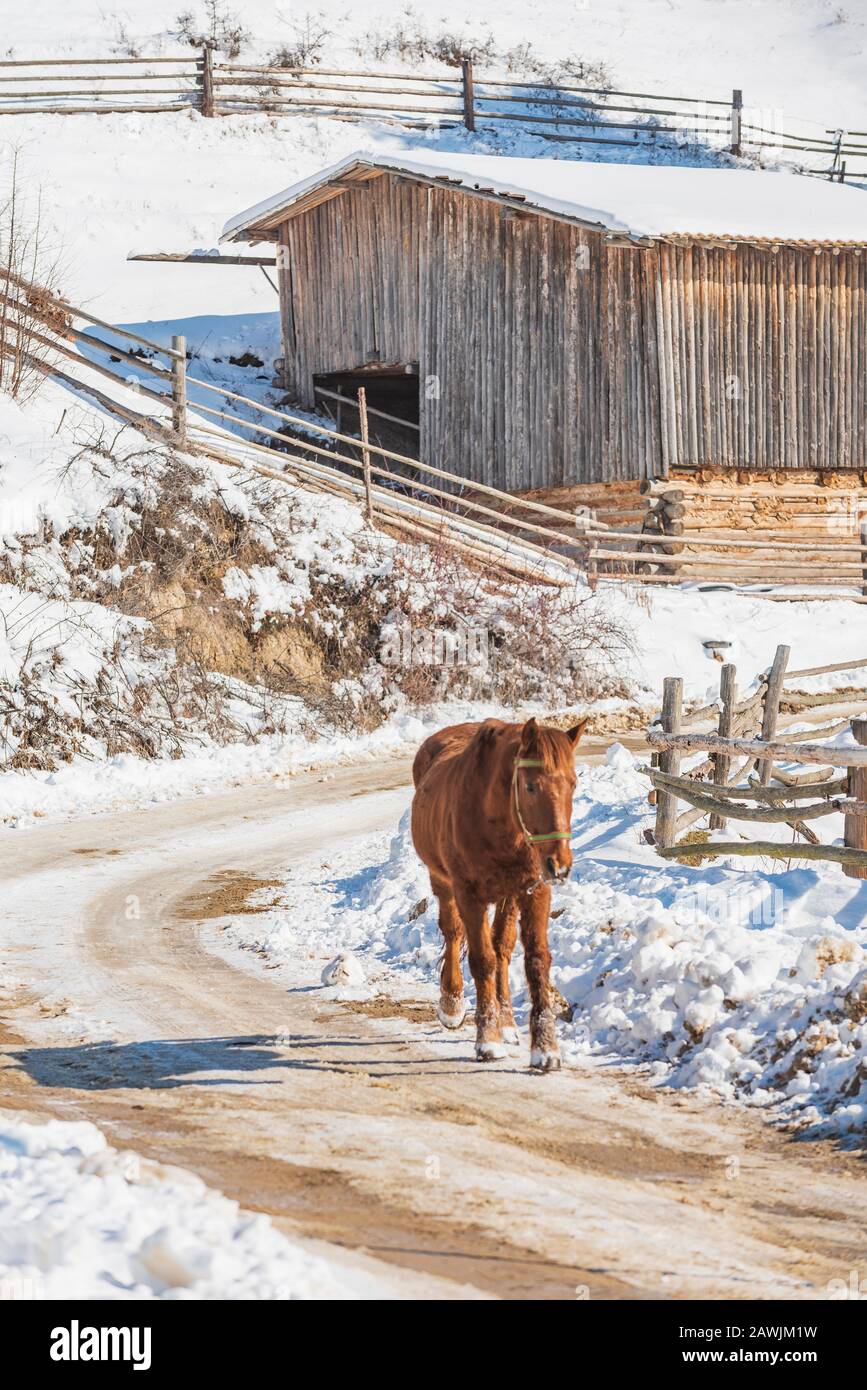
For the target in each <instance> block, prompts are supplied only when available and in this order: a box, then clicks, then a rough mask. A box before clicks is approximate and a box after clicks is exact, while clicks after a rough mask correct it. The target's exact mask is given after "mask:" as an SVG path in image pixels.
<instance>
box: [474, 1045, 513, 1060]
mask: <svg viewBox="0 0 867 1390" xmlns="http://www.w3.org/2000/svg"><path fill="white" fill-rule="evenodd" d="M505 1055H506V1049H505V1048H504V1047H503V1044H502V1043H498V1042H483V1043H476V1061H477V1062H499V1061H500V1059H501V1058H502V1057H505Z"/></svg>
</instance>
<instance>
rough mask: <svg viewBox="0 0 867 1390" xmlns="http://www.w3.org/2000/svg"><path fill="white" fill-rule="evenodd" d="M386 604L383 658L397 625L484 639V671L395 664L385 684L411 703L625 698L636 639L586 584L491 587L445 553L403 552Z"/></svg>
mask: <svg viewBox="0 0 867 1390" xmlns="http://www.w3.org/2000/svg"><path fill="white" fill-rule="evenodd" d="M387 598H388V601H389V603H390V604H391V607H390V610H389V612H388V613H387V614H386V615H383V616H382V617H380V619H379V622H378V625H377V629H376V634H375V636H376V642H377V655H378V656H379V655H381V652H380V639H381V637H382V633H383V631H384V630H385V629H386V628H387V627H390V628H391V629H392V630H393V629H394V628H395V627H396V626H398V625H400V624H404V625H406V626H407V627H408V628H409V629H411V630H412V631H414V632H417V633H418V632H421V633H423V632H425V631H426V632H428V633H429V632H432V631H439V632H443V631H444V630H445V632H449V631H451V632H452V633H454V634H455V636H456V637H457V638H459V639H460V638H461V637H462V635H464V636H465V635H466V634H467V633H468V632H469V631H474V632H476V633H477V634H479V635H480V637H481V639H482V651H481V652H478V651H477V653H476V654H477V655H480V656H482V660H481V661H479V662H476V661H473V660H464V659H459V660H457V661H450V660H447V661H445V662H443V663H439V662H438V661H437V660H436V659H435V660H434V661H433V662H431V661H429V660H428V659H426V658H425V659H422V660H421V661H416V660H415V659H410V660H405V659H404V660H401V661H400V662H398V663H397V664H390V665H389V666H388V675H389V677H390V679H391V680H392V681H393V683H394V685H395V687H396V688H397V689H398V690H399V691H400V692H401V694H402V695H403V697H404V698H405V699H406V700H407V701H409V703H410V704H413V705H425V704H429V703H430V702H431V701H433V700H441V699H445V698H447V697H448V696H461V697H464V698H475V699H491V700H496V701H497V702H499V703H502V704H505V705H516V704H520V703H521V702H522V701H527V700H539V701H543V702H546V703H549V704H557V703H568V702H571V701H574V700H589V699H595V698H599V697H600V696H612V695H620V694H624V693H625V692H626V671H625V667H626V662H627V659H628V657H629V656H630V654H631V650H632V648H631V640H632V639H631V633H630V631H629V630H628V629H627V628H626V627H625V626H624V625H623V624H622V623H621V622H619V621H618V619H617V618H616V617H615V616H614V614H613V613H612V612H611V611H610V610H609V609H608V607H607V606H606V604H605V603H604V602H603V601H602V600H600V599H599V597H598V596H596V595H593V594H591V593H590V592H589V590H588V589H587V588H586V586H585V585H583V584H580V583H577V582H576V584H575V586H574V588H569V589H565V590H563V589H554V588H552V587H550V586H549V585H545V584H540V583H536V582H533V581H531V580H524V579H511V580H510V579H507V578H501V577H497V578H494V577H492V576H489V575H486V574H484V573H483V572H482V571H481V570H479V569H476V568H475V567H471V566H468V565H466V564H465V563H464V561H463V560H461V558H460V557H459V556H458V555H456V554H455V552H454V551H452V550H450V549H449V548H448V547H446V546H442V547H424V546H413V547H409V546H402V547H400V548H399V549H398V550H397V551H396V553H395V557H394V561H393V565H392V570H391V574H390V575H389V579H388V588H387ZM455 615H459V617H458V618H456V617H455ZM459 650H460V645H459ZM406 655H407V654H406V653H405V652H404V656H406Z"/></svg>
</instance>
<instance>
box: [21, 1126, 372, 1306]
mask: <svg viewBox="0 0 867 1390" xmlns="http://www.w3.org/2000/svg"><path fill="white" fill-rule="evenodd" d="M371 1278H372V1276H371V1275H370V1274H369V1273H366V1274H365V1279H364V1289H365V1290H367V1291H368V1295H367V1296H369V1290H370V1287H371ZM373 1283H374V1294H373V1296H376V1289H375V1284H376V1281H375V1279H374V1280H373ZM360 1296H365V1295H364V1293H363V1292H362V1289H361V1287H360V1285H359V1280H358V1278H357V1277H355V1276H354V1275H353V1274H352V1272H351V1271H349V1270H347V1269H341V1268H339V1267H338V1266H336V1265H332V1264H331V1263H330V1262H329V1261H327V1260H325V1259H322V1258H320V1257H319V1256H317V1255H313V1254H311V1253H309V1252H308V1251H307V1250H305V1249H304V1248H303V1247H302V1246H300V1245H297V1244H295V1243H293V1242H292V1241H289V1240H287V1239H286V1237H285V1236H283V1235H281V1234H280V1233H279V1232H278V1231H276V1230H275V1229H274V1227H273V1226H272V1225H271V1222H270V1220H269V1218H268V1217H267V1216H261V1215H254V1214H251V1213H249V1212H244V1211H241V1210H240V1208H239V1207H238V1204H237V1203H236V1202H233V1201H230V1200H229V1199H228V1198H227V1197H223V1196H221V1195H220V1194H219V1193H218V1192H214V1191H212V1190H211V1189H210V1188H208V1187H206V1186H205V1184H204V1183H203V1182H201V1181H200V1179H199V1178H197V1177H195V1175H194V1174H192V1173H188V1172H186V1171H184V1170H183V1169H179V1168H173V1167H167V1166H165V1165H163V1164H157V1163H152V1162H149V1161H147V1160H143V1159H140V1158H139V1157H138V1156H137V1155H136V1154H133V1153H121V1152H118V1151H117V1150H116V1149H113V1148H111V1147H110V1146H109V1145H108V1143H107V1142H106V1139H105V1137H104V1135H103V1134H102V1133H101V1132H100V1131H99V1130H98V1129H97V1128H96V1126H95V1125H92V1124H88V1123H85V1122H81V1123H68V1122H66V1121H61V1120H50V1121H48V1122H47V1123H44V1124H31V1123H30V1122H29V1121H25V1120H22V1119H19V1118H16V1117H12V1116H9V1115H8V1114H5V1113H3V1112H0V1299H4V1298H5V1299H29V1298H39V1299H69V1298H74V1299H81V1298H86V1299H151V1298H161V1299H346V1298H354V1297H360Z"/></svg>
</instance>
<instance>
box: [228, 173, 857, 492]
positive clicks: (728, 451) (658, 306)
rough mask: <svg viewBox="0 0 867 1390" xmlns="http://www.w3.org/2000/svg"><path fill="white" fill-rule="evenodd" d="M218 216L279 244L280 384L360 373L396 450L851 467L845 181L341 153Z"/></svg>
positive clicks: (525, 460)
mask: <svg viewBox="0 0 867 1390" xmlns="http://www.w3.org/2000/svg"><path fill="white" fill-rule="evenodd" d="M223 239H224V241H233V242H239V241H250V242H261V241H273V242H275V243H277V244H278V265H279V277H280V303H281V314H282V331H283V358H282V384H283V385H284V387H285V390H286V392H287V395H288V397H289V398H291V399H293V400H295V401H297V402H300V403H301V404H303V405H305V406H307V407H311V406H313V405H314V403H315V402H316V401H317V399H329V400H333V396H328V395H327V394H326V393H329V392H332V393H335V394H344V395H351V394H353V393H354V388H355V386H356V385H357V384H358V383H360V382H364V383H365V384H366V387H367V395H368V400H369V402H370V404H371V406H373V407H374V409H375V410H379V411H381V412H382V416H380V417H378V418H380V419H385V418H387V417H393V421H392V423H394V422H397V421H402V422H404V424H403V426H402V428H405V429H406V430H408V431H409V432H410V434H411V435H412V439H411V440H409V441H408V440H404V441H403V442H405V443H407V442H409V443H410V445H411V447H410V448H409V449H408V452H411V453H413V455H415V456H418V457H420V458H421V459H422V460H424V461H426V462H429V463H433V464H435V465H437V466H439V467H443V468H446V469H449V470H451V471H454V472H456V473H459V474H460V475H462V476H464V477H466V478H467V479H469V480H475V481H478V482H485V483H490V484H494V485H496V486H498V487H501V488H504V489H507V490H510V491H528V490H533V489H554V488H563V487H567V488H568V487H571V488H576V489H578V490H579V491H580V490H581V488H582V487H584V488H587V489H588V490H590V491H595V490H597V489H598V488H599V486H600V485H603V486H604V487H611V488H613V489H614V490H615V491H616V490H617V489H618V487H622V485H623V484H631V485H633V486H635V487H636V490H637V485H638V483H639V482H641V480H648V479H654V478H659V479H666V478H674V477H677V476H682V477H684V478H686V477H688V476H689V475H693V476H695V475H697V476H699V477H704V478H707V477H708V476H710V475H718V474H721V473H728V474H729V475H730V476H731V477H737V476H741V477H742V476H743V474H744V470H748V471H749V472H750V473H759V474H762V475H763V476H772V475H774V474H775V473H776V472H777V471H778V470H786V477H787V478H788V479H791V480H794V478H795V477H796V476H799V477H802V478H804V479H806V480H808V481H810V480H812V482H813V483H815V482H816V481H817V480H818V481H821V475H822V474H823V473H825V472H828V473H834V474H835V476H836V475H838V474H840V473H841V472H843V473H846V475H847V476H848V477H849V478H851V479H852V480H853V483H857V484H859V485H860V484H861V483H862V482H863V481H867V192H865V191H863V190H861V189H858V188H853V187H846V186H843V185H840V184H832V183H828V182H823V181H819V180H814V179H809V178H806V177H801V176H797V175H792V174H782V173H781V174H774V173H760V172H753V171H750V170H720V169H689V168H682V167H649V166H635V165H624V164H617V165H612V164H589V163H588V164H585V163H581V162H575V161H571V160H552V159H511V158H497V157H483V156H471V155H464V154H440V153H435V152H432V153H428V152H426V151H425V152H421V151H419V152H418V153H417V155H416V154H403V153H401V154H393V155H392V154H389V155H384V154H376V155H367V154H357V155H352V156H350V157H348V158H346V159H344V160H342V161H341V162H340V163H339V164H337V165H335V166H333V167H332V168H329V169H326V170H324V171H323V172H322V173H320V174H317V175H315V176H314V177H312V178H308V179H306V180H304V181H303V182H301V183H298V184H296V185H295V186H294V187H292V188H290V189H288V190H287V191H285V192H282V193H279V194H277V195H276V196H275V197H272V198H270V199H268V200H267V201H266V202H264V203H262V204H260V205H259V206H258V207H255V208H252V209H249V210H248V211H246V212H243V213H241V214H240V215H238V216H237V217H235V218H233V219H232V220H231V221H230V222H229V223H228V224H227V227H226V228H225V231H224V234H223ZM395 427H396V428H397V427H398V426H395ZM859 471H865V478H864V479H863V480H862V479H861V478H860V477H859V476H858V472H859Z"/></svg>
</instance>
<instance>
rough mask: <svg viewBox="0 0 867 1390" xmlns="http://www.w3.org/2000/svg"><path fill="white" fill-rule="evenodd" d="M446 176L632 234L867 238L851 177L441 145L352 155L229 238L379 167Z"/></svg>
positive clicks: (265, 227) (253, 233)
mask: <svg viewBox="0 0 867 1390" xmlns="http://www.w3.org/2000/svg"><path fill="white" fill-rule="evenodd" d="M385 172H393V173H398V174H403V175H405V176H406V177H407V178H409V179H412V180H420V181H421V182H424V183H429V182H434V183H437V184H439V183H446V184H449V185H457V186H459V187H461V188H465V189H467V191H468V192H470V193H475V194H476V195H477V196H481V197H488V198H494V199H496V200H497V201H501V202H503V203H504V204H506V205H509V206H513V205H518V206H519V207H525V208H528V209H533V210H535V211H538V212H540V213H543V214H544V213H548V214H550V215H551V216H554V217H557V218H560V219H565V220H566V221H569V222H575V223H577V224H579V225H582V226H589V227H592V228H594V229H595V230H600V231H604V232H606V233H608V234H610V235H612V236H615V237H619V238H622V237H625V238H627V239H629V240H632V241H638V242H641V241H644V240H647V239H654V240H655V239H663V240H669V239H675V240H676V239H679V238H686V239H689V240H712V241H719V240H723V241H751V242H753V241H759V242H768V243H779V242H785V243H801V244H808V245H814V246H835V245H836V246H851V245H859V246H863V245H867V194H865V192H864V191H863V190H860V189H857V188H852V187H847V186H846V185H845V184H839V183H830V182H827V181H824V180H821V181H820V180H818V179H811V178H806V177H804V176H803V175H798V174H791V173H769V172H759V171H757V170H752V169H689V168H685V167H683V166H672V165H642V164H591V163H584V162H582V161H580V160H569V159H513V158H509V157H506V156H499V155H470V154H446V153H442V152H440V151H435V150H432V151H428V150H424V151H419V152H418V153H405V152H403V151H401V152H399V153H396V154H384V153H380V152H377V153H370V152H367V153H365V152H364V151H359V152H357V153H355V154H351V155H347V156H346V158H344V159H341V160H340V161H339V163H337V164H332V165H331V166H330V167H329V168H327V169H323V170H321V171H320V172H319V173H317V174H313V175H311V176H310V177H309V178H306V179H302V180H301V181H300V182H299V183H296V184H293V185H292V187H291V188H287V189H285V190H283V192H281V193H276V194H274V195H273V197H271V198H266V199H265V200H264V202H261V203H258V204H257V205H256V206H255V207H252V208H247V209H246V211H244V212H241V213H238V214H237V216H235V217H232V218H230V220H229V221H228V222H227V223H226V225H225V227H224V229H223V235H222V240H223V241H260V240H263V239H267V238H268V237H269V236H271V235H273V231H274V229H275V228H276V227H277V226H278V225H279V224H280V223H281V222H283V221H285V220H286V219H287V218H288V217H292V216H297V215H298V214H299V213H301V212H303V211H306V210H307V209H308V208H310V207H313V206H315V205H316V204H317V203H320V202H324V201H325V200H326V199H328V198H332V197H338V196H339V195H340V194H341V193H342V192H343V191H344V189H345V187H346V185H347V184H352V183H364V182H366V181H367V180H368V179H370V178H375V177H377V176H378V175H379V174H381V173H385Z"/></svg>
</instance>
